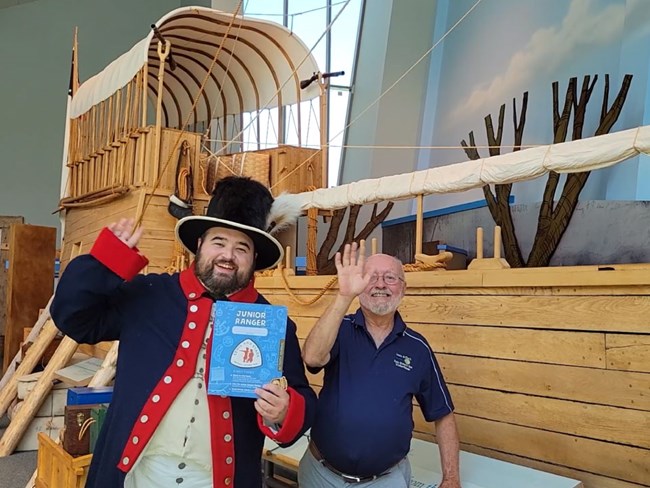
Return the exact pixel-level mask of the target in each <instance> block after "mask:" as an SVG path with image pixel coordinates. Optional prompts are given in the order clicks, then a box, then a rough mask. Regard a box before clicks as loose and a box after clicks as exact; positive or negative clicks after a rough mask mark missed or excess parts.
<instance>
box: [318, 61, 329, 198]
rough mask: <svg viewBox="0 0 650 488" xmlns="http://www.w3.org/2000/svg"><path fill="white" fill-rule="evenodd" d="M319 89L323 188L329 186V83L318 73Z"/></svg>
mask: <svg viewBox="0 0 650 488" xmlns="http://www.w3.org/2000/svg"><path fill="white" fill-rule="evenodd" d="M318 88H319V89H320V97H319V100H320V150H321V178H322V180H321V188H327V186H328V181H327V177H328V171H327V168H328V157H329V144H328V141H327V119H328V117H327V83H326V82H324V81H323V78H322V77H321V74H320V73H318Z"/></svg>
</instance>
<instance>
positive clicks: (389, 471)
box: [299, 242, 460, 488]
mask: <svg viewBox="0 0 650 488" xmlns="http://www.w3.org/2000/svg"><path fill="white" fill-rule="evenodd" d="M335 263H336V269H337V272H338V281H339V293H338V294H337V296H336V298H335V300H334V302H333V303H332V304H331V305H330V306H329V307H328V309H327V310H326V311H325V313H324V314H323V316H322V317H321V318H320V319H319V320H318V322H317V323H316V325H315V326H314V328H313V329H312V331H311V333H310V334H309V336H308V337H307V340H306V342H305V345H304V348H303V359H304V361H305V363H306V364H307V366H308V367H309V369H310V370H312V371H313V372H317V371H319V370H320V369H322V368H323V367H324V368H325V378H324V383H323V389H322V390H321V393H320V398H319V403H318V407H317V413H316V420H315V422H314V425H313V427H312V430H311V442H310V444H309V449H308V450H307V452H306V453H305V455H304V457H303V458H302V460H301V461H300V471H299V482H300V486H305V487H307V488H330V487H344V486H349V484H350V483H353V484H358V485H359V486H360V487H361V486H363V487H366V486H368V487H370V486H372V487H373V488H380V487H381V488H407V487H408V486H409V484H410V478H411V468H410V465H409V462H408V458H407V457H406V455H407V454H408V452H409V449H410V443H411V437H412V431H413V397H415V398H417V400H418V404H419V405H420V408H421V409H422V413H423V414H424V418H425V419H426V420H427V421H429V422H432V421H433V422H435V425H436V439H437V442H438V446H439V450H440V457H441V464H442V468H443V478H442V482H441V484H440V485H439V487H440V488H458V487H460V476H459V468H458V458H459V441H458V433H457V429H456V422H455V420H454V414H453V408H454V407H453V403H452V401H451V398H450V396H449V392H448V390H447V386H446V385H445V381H444V379H443V377H442V372H441V371H440V368H439V366H438V363H437V362H436V359H435V357H434V354H433V351H432V350H431V348H430V346H429V344H428V343H427V341H426V339H425V338H424V337H423V336H422V335H420V334H418V333H417V332H415V331H413V330H411V329H409V328H408V327H407V326H406V324H405V323H404V321H403V320H402V318H401V317H400V314H399V313H398V312H397V307H398V306H399V304H400V302H401V300H402V298H403V297H404V292H405V289H406V284H405V281H404V271H403V269H402V264H401V262H400V261H399V260H398V259H396V258H394V257H391V256H387V255H385V254H376V255H373V256H370V257H369V258H368V259H367V260H366V259H365V248H364V244H363V242H362V243H361V246H360V248H359V249H357V245H356V243H354V244H352V245H351V246H350V245H346V246H345V248H344V251H343V255H342V256H341V254H340V253H337V255H336V258H335ZM357 296H358V297H359V302H360V304H361V308H360V309H359V310H357V312H356V313H355V314H352V315H346V313H347V311H348V309H349V307H350V305H351V304H352V301H353V300H354V298H356V297H357Z"/></svg>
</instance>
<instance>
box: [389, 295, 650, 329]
mask: <svg viewBox="0 0 650 488" xmlns="http://www.w3.org/2000/svg"><path fill="white" fill-rule="evenodd" d="M400 313H401V314H402V317H404V320H406V321H407V322H430V321H432V320H435V321H436V322H437V323H441V324H472V325H490V326H500V327H534V328H552V329H564V330H585V331H603V332H604V331H614V332H642V333H643V332H647V331H648V324H649V323H648V317H650V296H615V297H612V296H589V297H588V296H567V297H563V296H558V297H538V296H524V297H522V296H438V297H435V298H432V297H411V296H406V297H405V298H404V300H403V302H402V305H401V306H400Z"/></svg>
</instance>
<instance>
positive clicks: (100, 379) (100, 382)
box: [88, 341, 120, 387]
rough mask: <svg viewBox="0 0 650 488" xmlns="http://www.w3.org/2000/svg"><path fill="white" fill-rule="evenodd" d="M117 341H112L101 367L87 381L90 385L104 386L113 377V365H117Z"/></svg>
mask: <svg viewBox="0 0 650 488" xmlns="http://www.w3.org/2000/svg"><path fill="white" fill-rule="evenodd" d="M119 345H120V343H119V341H113V344H111V348H110V349H109V350H108V353H107V354H106V357H105V358H104V361H103V362H102V365H101V367H100V368H99V369H98V370H97V372H96V373H95V375H94V376H93V378H92V379H91V380H90V383H88V386H90V387H96V386H106V385H108V384H109V383H110V382H111V381H113V378H114V377H115V367H116V365H117V352H118V349H119Z"/></svg>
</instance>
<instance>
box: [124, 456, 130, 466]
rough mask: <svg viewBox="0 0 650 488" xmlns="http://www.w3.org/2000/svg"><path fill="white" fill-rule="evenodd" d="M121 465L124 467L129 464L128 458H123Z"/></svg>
mask: <svg viewBox="0 0 650 488" xmlns="http://www.w3.org/2000/svg"><path fill="white" fill-rule="evenodd" d="M122 464H124V465H126V464H129V458H128V457H125V458H124V459H122Z"/></svg>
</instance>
